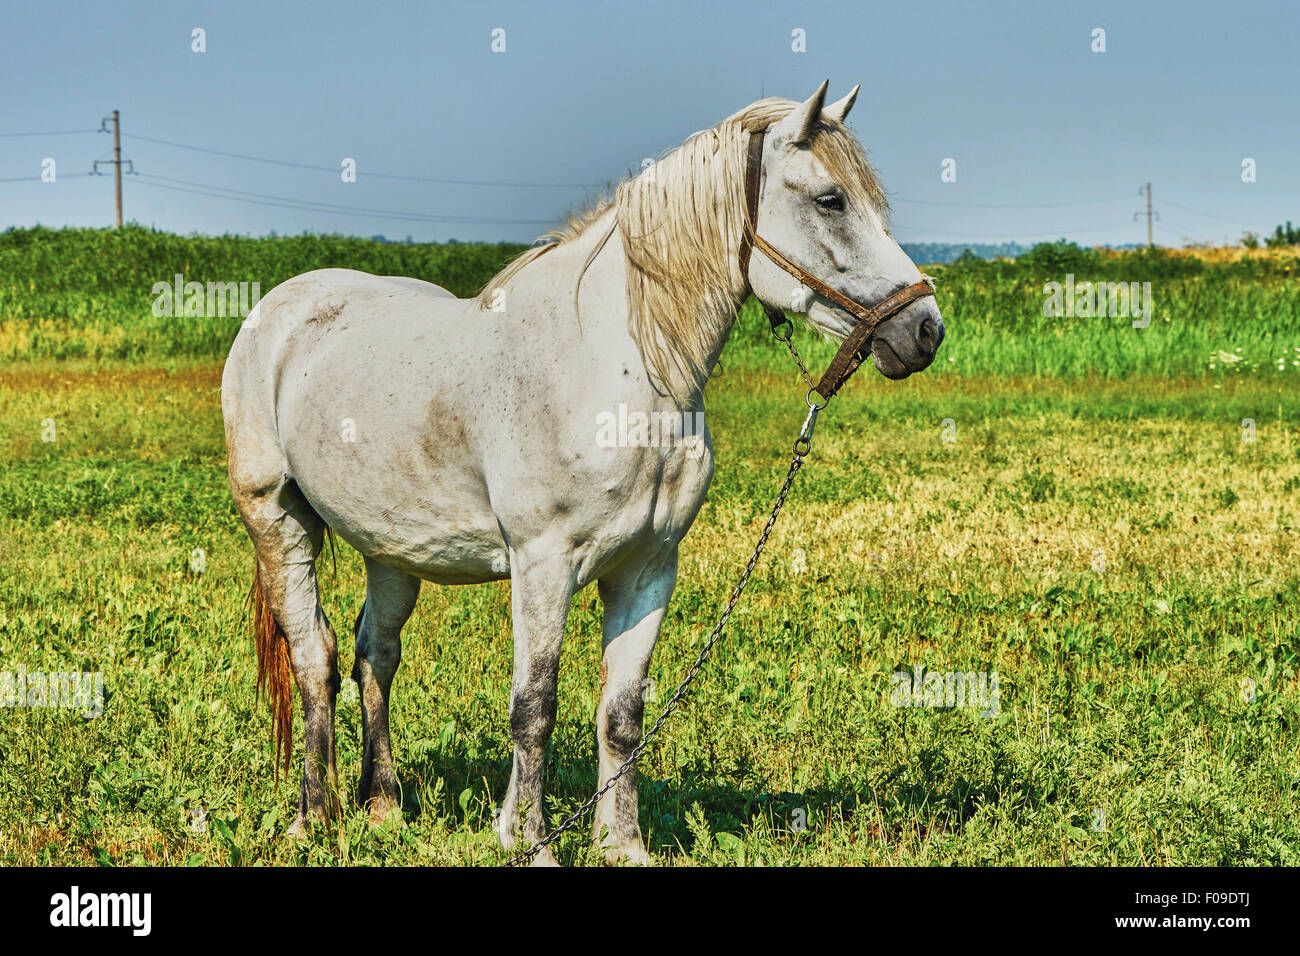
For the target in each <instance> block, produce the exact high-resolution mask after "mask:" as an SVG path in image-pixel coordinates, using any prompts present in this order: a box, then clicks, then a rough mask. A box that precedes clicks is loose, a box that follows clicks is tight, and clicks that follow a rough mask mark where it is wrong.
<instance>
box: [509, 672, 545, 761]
mask: <svg viewBox="0 0 1300 956" xmlns="http://www.w3.org/2000/svg"><path fill="white" fill-rule="evenodd" d="M555 712H556V697H555V688H554V687H550V688H530V689H529V690H526V691H524V692H523V693H517V694H515V695H514V697H513V698H512V699H511V701H510V739H511V740H513V741H514V742H515V745H516V746H518V747H523V748H529V749H531V748H534V747H545V746H546V744H547V742H548V741H549V740H550V739H551V731H553V730H554V729H555Z"/></svg>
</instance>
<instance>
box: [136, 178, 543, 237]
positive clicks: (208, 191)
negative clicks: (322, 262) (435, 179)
mask: <svg viewBox="0 0 1300 956" xmlns="http://www.w3.org/2000/svg"><path fill="white" fill-rule="evenodd" d="M136 175H137V176H138V177H139V178H140V179H141V180H143V181H142V182H140V183H139V185H141V186H149V187H151V188H153V189H167V190H171V191H173V192H181V193H191V194H194V195H198V196H206V197H208V198H210V199H225V200H229V201H231V202H242V203H247V204H249V205H254V206H274V207H278V208H281V209H296V210H299V211H301V212H324V213H334V214H338V215H345V216H363V217H364V216H368V217H380V218H385V219H399V220H402V221H404V222H442V223H453V224H457V225H488V226H506V225H530V226H553V225H555V220H553V219H505V218H493V217H483V216H450V215H438V214H421V213H411V212H403V211H399V210H395V209H372V208H368V207H364V206H348V205H343V204H340V203H326V202H316V201H313V200H307V199H294V198H292V197H289V196H274V195H270V194H268V193H254V192H248V191H246V190H242V189H232V188H230V187H228V186H214V185H211V184H208V183H196V182H191V181H189V180H184V179H173V178H171V177H168V176H154V175H152V174H149V173H137V174H136ZM153 180H163V181H164V182H154V181H153ZM168 183H180V184H183V185H168Z"/></svg>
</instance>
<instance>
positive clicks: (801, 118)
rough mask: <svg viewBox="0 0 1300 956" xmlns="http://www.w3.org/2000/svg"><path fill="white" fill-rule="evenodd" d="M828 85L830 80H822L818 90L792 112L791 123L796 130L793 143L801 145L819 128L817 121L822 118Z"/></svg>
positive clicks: (792, 138)
mask: <svg viewBox="0 0 1300 956" xmlns="http://www.w3.org/2000/svg"><path fill="white" fill-rule="evenodd" d="M828 86H830V80H822V85H821V86H819V87H817V92H816V93H814V94H813V95H812V96H811V97H809V98H808V99H807V100H806V101H804V103H803V104H802V105H800V106H799V107H798V108H797V109H796V110H795V111H794V112H793V113H791V114H790V125H791V126H792V127H794V130H795V133H794V135H793V136H791V137H790V142H791V143H792V144H793V145H795V146H799V145H801V144H803V143H806V142H808V140H810V139H811V138H812V134H813V132H814V131H815V130H816V129H817V123H818V122H819V121H820V120H821V118H822V104H823V103H825V102H826V87H828Z"/></svg>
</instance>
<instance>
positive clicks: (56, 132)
mask: <svg viewBox="0 0 1300 956" xmlns="http://www.w3.org/2000/svg"><path fill="white" fill-rule="evenodd" d="M100 132H103V130H98V129H55V130H49V131H47V132H43V133H0V138H4V139H9V138H11V137H14V136H72V135H74V134H76V133H100Z"/></svg>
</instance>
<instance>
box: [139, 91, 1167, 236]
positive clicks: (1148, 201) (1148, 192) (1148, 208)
mask: <svg viewBox="0 0 1300 956" xmlns="http://www.w3.org/2000/svg"><path fill="white" fill-rule="evenodd" d="M113 117H114V120H116V117H117V112H116V111H114V112H113ZM118 169H121V166H118ZM117 225H122V177H121V176H118V177H117ZM1154 245H1156V243H1153V242H1152V241H1151V183H1149V182H1148V183H1147V248H1151V247H1152V246H1154Z"/></svg>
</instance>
